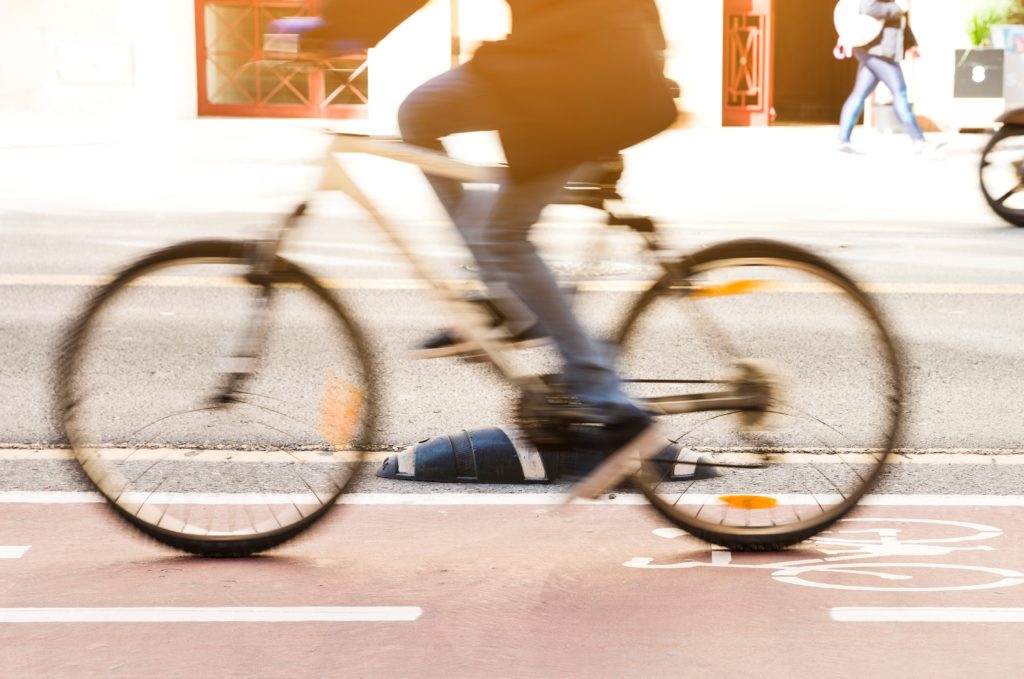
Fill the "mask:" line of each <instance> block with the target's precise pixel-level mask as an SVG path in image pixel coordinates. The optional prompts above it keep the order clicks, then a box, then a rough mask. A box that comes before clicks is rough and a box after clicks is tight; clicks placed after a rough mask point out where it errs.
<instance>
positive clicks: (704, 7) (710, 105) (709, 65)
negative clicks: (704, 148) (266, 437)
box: [658, 0, 725, 127]
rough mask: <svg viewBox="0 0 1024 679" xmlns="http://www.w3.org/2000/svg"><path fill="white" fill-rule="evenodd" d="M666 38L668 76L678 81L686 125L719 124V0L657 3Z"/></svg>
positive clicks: (713, 125) (720, 87)
mask: <svg viewBox="0 0 1024 679" xmlns="http://www.w3.org/2000/svg"><path fill="white" fill-rule="evenodd" d="M658 8H659V9H660V10H661V23H662V27H663V28H664V30H665V37H666V38H667V39H668V55H667V56H668V60H667V63H666V66H665V70H666V73H667V75H668V77H670V78H672V79H673V80H676V81H677V82H679V84H680V85H681V86H682V90H683V94H682V98H681V99H680V101H679V107H680V109H682V111H683V112H684V113H686V114H688V115H689V117H690V121H689V124H692V125H696V126H703V127H707V126H711V127H718V126H720V125H721V124H722V52H723V42H722V41H723V32H724V29H725V26H724V23H723V22H724V17H723V3H722V0H658Z"/></svg>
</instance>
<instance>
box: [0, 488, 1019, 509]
mask: <svg viewBox="0 0 1024 679" xmlns="http://www.w3.org/2000/svg"><path fill="white" fill-rule="evenodd" d="M146 497H149V498H150V502H152V503H154V504H160V503H166V504H221V505H223V504H240V505H241V504H253V505H273V504H282V505H289V504H292V503H293V502H294V501H295V499H296V497H298V496H296V495H289V494H285V493H279V494H262V495H261V494H257V493H163V494H161V495H160V496H159V498H156V496H152V495H149V494H147V495H146ZM774 497H776V498H777V499H778V500H779V503H780V504H806V505H813V504H815V500H818V501H820V502H822V503H825V502H834V501H835V500H836V499H838V496H835V497H832V496H817V497H814V496H810V495H796V494H793V495H784V496H783V495H777V496H774ZM157 499H159V501H160V502H156V500H157ZM686 499H687V501H688V504H709V503H712V502H717V500H718V496H717V495H692V496H687V498H686ZM103 501H104V500H103V498H102V496H101V495H100V494H99V493H95V492H91V491H20V490H9V491H0V504H54V505H57V504H95V503H99V502H103ZM565 501H566V495H565V494H564V493H560V492H550V493H488V492H482V493H481V492H472V491H468V492H465V493H346V494H344V495H342V496H341V499H340V501H339V504H343V505H407V506H416V507H433V506H438V505H448V506H496V505H503V506H517V505H518V506H551V505H560V504H563V503H564V502H565ZM577 504H582V505H645V504H647V500H645V499H644V497H643V496H642V495H640V494H638V493H616V494H615V497H611V496H604V497H602V498H600V499H598V500H585V501H577ZM859 504H860V505H861V506H871V507H1024V495H881V494H880V495H867V496H865V497H864V498H862V499H861V501H860V503H859Z"/></svg>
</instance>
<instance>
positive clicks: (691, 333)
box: [618, 240, 902, 550]
mask: <svg viewBox="0 0 1024 679" xmlns="http://www.w3.org/2000/svg"><path fill="white" fill-rule="evenodd" d="M676 268H677V270H676V271H673V273H670V274H666V275H665V276H664V277H663V278H662V279H661V280H660V281H658V282H657V283H656V284H655V285H654V286H653V287H652V288H651V289H650V290H649V291H648V292H646V293H645V294H644V295H643V296H642V297H641V299H640V300H639V301H638V302H637V304H636V305H635V307H634V308H633V309H632V310H631V312H630V313H629V315H628V316H627V318H626V321H625V323H624V325H623V327H622V329H621V331H620V333H619V338H618V339H619V344H620V347H621V348H620V351H621V354H620V362H621V366H620V369H621V374H622V375H623V376H624V377H625V378H626V379H627V386H628V387H629V388H630V389H631V390H632V394H633V396H634V397H636V398H637V399H639V400H641V401H644V400H646V401H647V403H648V404H649V406H650V407H651V408H652V409H653V410H655V411H658V412H662V413H663V415H662V416H661V417H660V418H659V421H660V422H661V423H662V426H663V427H664V428H665V430H666V431H667V432H668V433H669V435H670V438H671V440H672V441H673V442H674V445H675V446H677V447H678V448H680V449H681V450H680V452H681V453H683V455H680V456H679V458H681V459H682V460H684V461H685V462H686V464H682V463H680V464H678V465H675V466H674V468H672V469H668V470H666V469H665V466H664V465H660V466H655V465H650V466H649V467H648V468H647V469H646V471H645V472H643V473H641V474H639V475H637V476H636V477H635V479H634V481H635V482H636V484H637V485H638V486H639V488H640V490H641V491H642V492H643V493H644V494H645V495H646V496H647V498H648V500H649V501H650V502H651V504H652V505H653V506H654V507H655V508H656V509H657V510H658V511H659V512H661V513H662V514H663V515H664V516H665V517H667V518H668V519H669V520H671V521H672V522H673V523H674V524H675V525H677V526H679V527H680V528H682V529H683V530H685V531H687V532H689V533H691V534H693V535H695V536H697V537H700V538H702V539H705V540H708V541H710V542H713V543H716V544H720V545H723V546H726V547H729V548H731V549H746V550H756V549H764V550H768V549H779V548H782V547H785V546H787V545H791V544H794V543H796V542H799V541H801V540H804V539H807V538H809V537H811V536H812V535H814V534H815V533H817V532H819V531H821V530H822V529H824V528H825V527H827V526H829V525H830V524H832V523H833V522H834V521H836V520H837V519H839V518H840V517H842V516H843V515H845V514H846V513H847V512H849V511H850V510H851V509H852V508H853V507H854V506H855V505H856V503H857V501H858V500H859V499H860V498H861V497H862V496H863V495H864V494H865V493H866V492H867V491H868V490H869V489H870V488H871V487H872V485H873V484H874V483H875V481H876V480H877V479H878V477H879V475H880V474H881V472H882V469H883V464H884V462H885V460H886V458H887V457H888V455H889V453H890V452H891V451H892V447H893V444H894V441H895V439H896V435H897V431H898V425H899V421H900V402H901V390H902V386H901V377H900V369H899V360H898V356H897V352H896V348H895V346H894V343H893V341H892V338H891V337H890V335H889V333H888V332H887V330H886V327H885V324H884V323H883V320H882V317H881V315H880V313H879V312H878V310H877V309H876V308H875V306H874V304H873V303H872V301H871V300H870V299H869V298H868V297H867V295H866V294H865V293H864V292H863V291H862V290H861V289H860V288H859V287H858V286H857V285H856V284H855V283H854V282H853V281H851V280H850V279H849V278H848V277H847V276H846V275H844V274H843V273H842V272H840V271H839V270H838V269H836V268H835V267H834V266H832V265H831V264H829V263H828V262H826V261H825V260H823V259H821V258H820V257H817V256H815V255H813V254H811V253H810V252H807V251H805V250H802V249H800V248H796V247H793V246H789V245H785V244H782V243H776V242H773V241H765V240H739V241H733V242H729V243H724V244H721V245H717V246H712V247H709V248H707V249H704V250H702V251H700V252H698V253H696V254H694V255H692V256H691V257H689V258H687V259H686V260H684V261H682V262H680V263H679V264H678V266H677V267H676ZM694 408H696V409H697V410H696V411H692V410H693V409H694ZM688 410H691V412H687V411H688ZM666 472H670V473H671V474H672V476H668V475H667V474H666Z"/></svg>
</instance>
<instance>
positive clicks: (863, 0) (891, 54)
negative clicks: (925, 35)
mask: <svg viewBox="0 0 1024 679" xmlns="http://www.w3.org/2000/svg"><path fill="white" fill-rule="evenodd" d="M860 13H861V14H867V15H868V16H870V17H874V18H875V19H879V20H881V21H884V22H885V23H884V24H883V26H882V32H881V33H879V34H878V37H877V38H875V39H874V40H872V41H871V42H869V43H868V44H867V45H864V46H863V47H858V48H857V49H858V50H860V51H862V52H867V53H868V54H873V55H875V56H876V57H883V58H885V59H892V60H894V61H900V60H902V59H903V55H904V53H905V52H906V51H907V50H908V49H910V48H911V47H916V46H917V38H915V37H914V32H913V31H912V30H910V23H909V22H908V21H907V18H906V15H905V14H903V10H902V9H900V6H899V5H897V4H896V3H895V2H894V0H860Z"/></svg>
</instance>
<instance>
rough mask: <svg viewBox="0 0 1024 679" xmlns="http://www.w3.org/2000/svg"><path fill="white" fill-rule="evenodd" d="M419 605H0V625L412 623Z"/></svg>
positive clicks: (419, 613) (417, 612) (416, 615)
mask: <svg viewBox="0 0 1024 679" xmlns="http://www.w3.org/2000/svg"><path fill="white" fill-rule="evenodd" d="M421 615H423V609H422V608H420V607H419V606H256V607H241V606H240V607H151V608H143V607H139V608H0V624H5V623H56V622H79V623H81V622H87V623H88V622H91V623H98V622H99V623H102V622H107V623H109V622H414V621H416V620H418V619H419V618H420V616H421Z"/></svg>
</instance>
